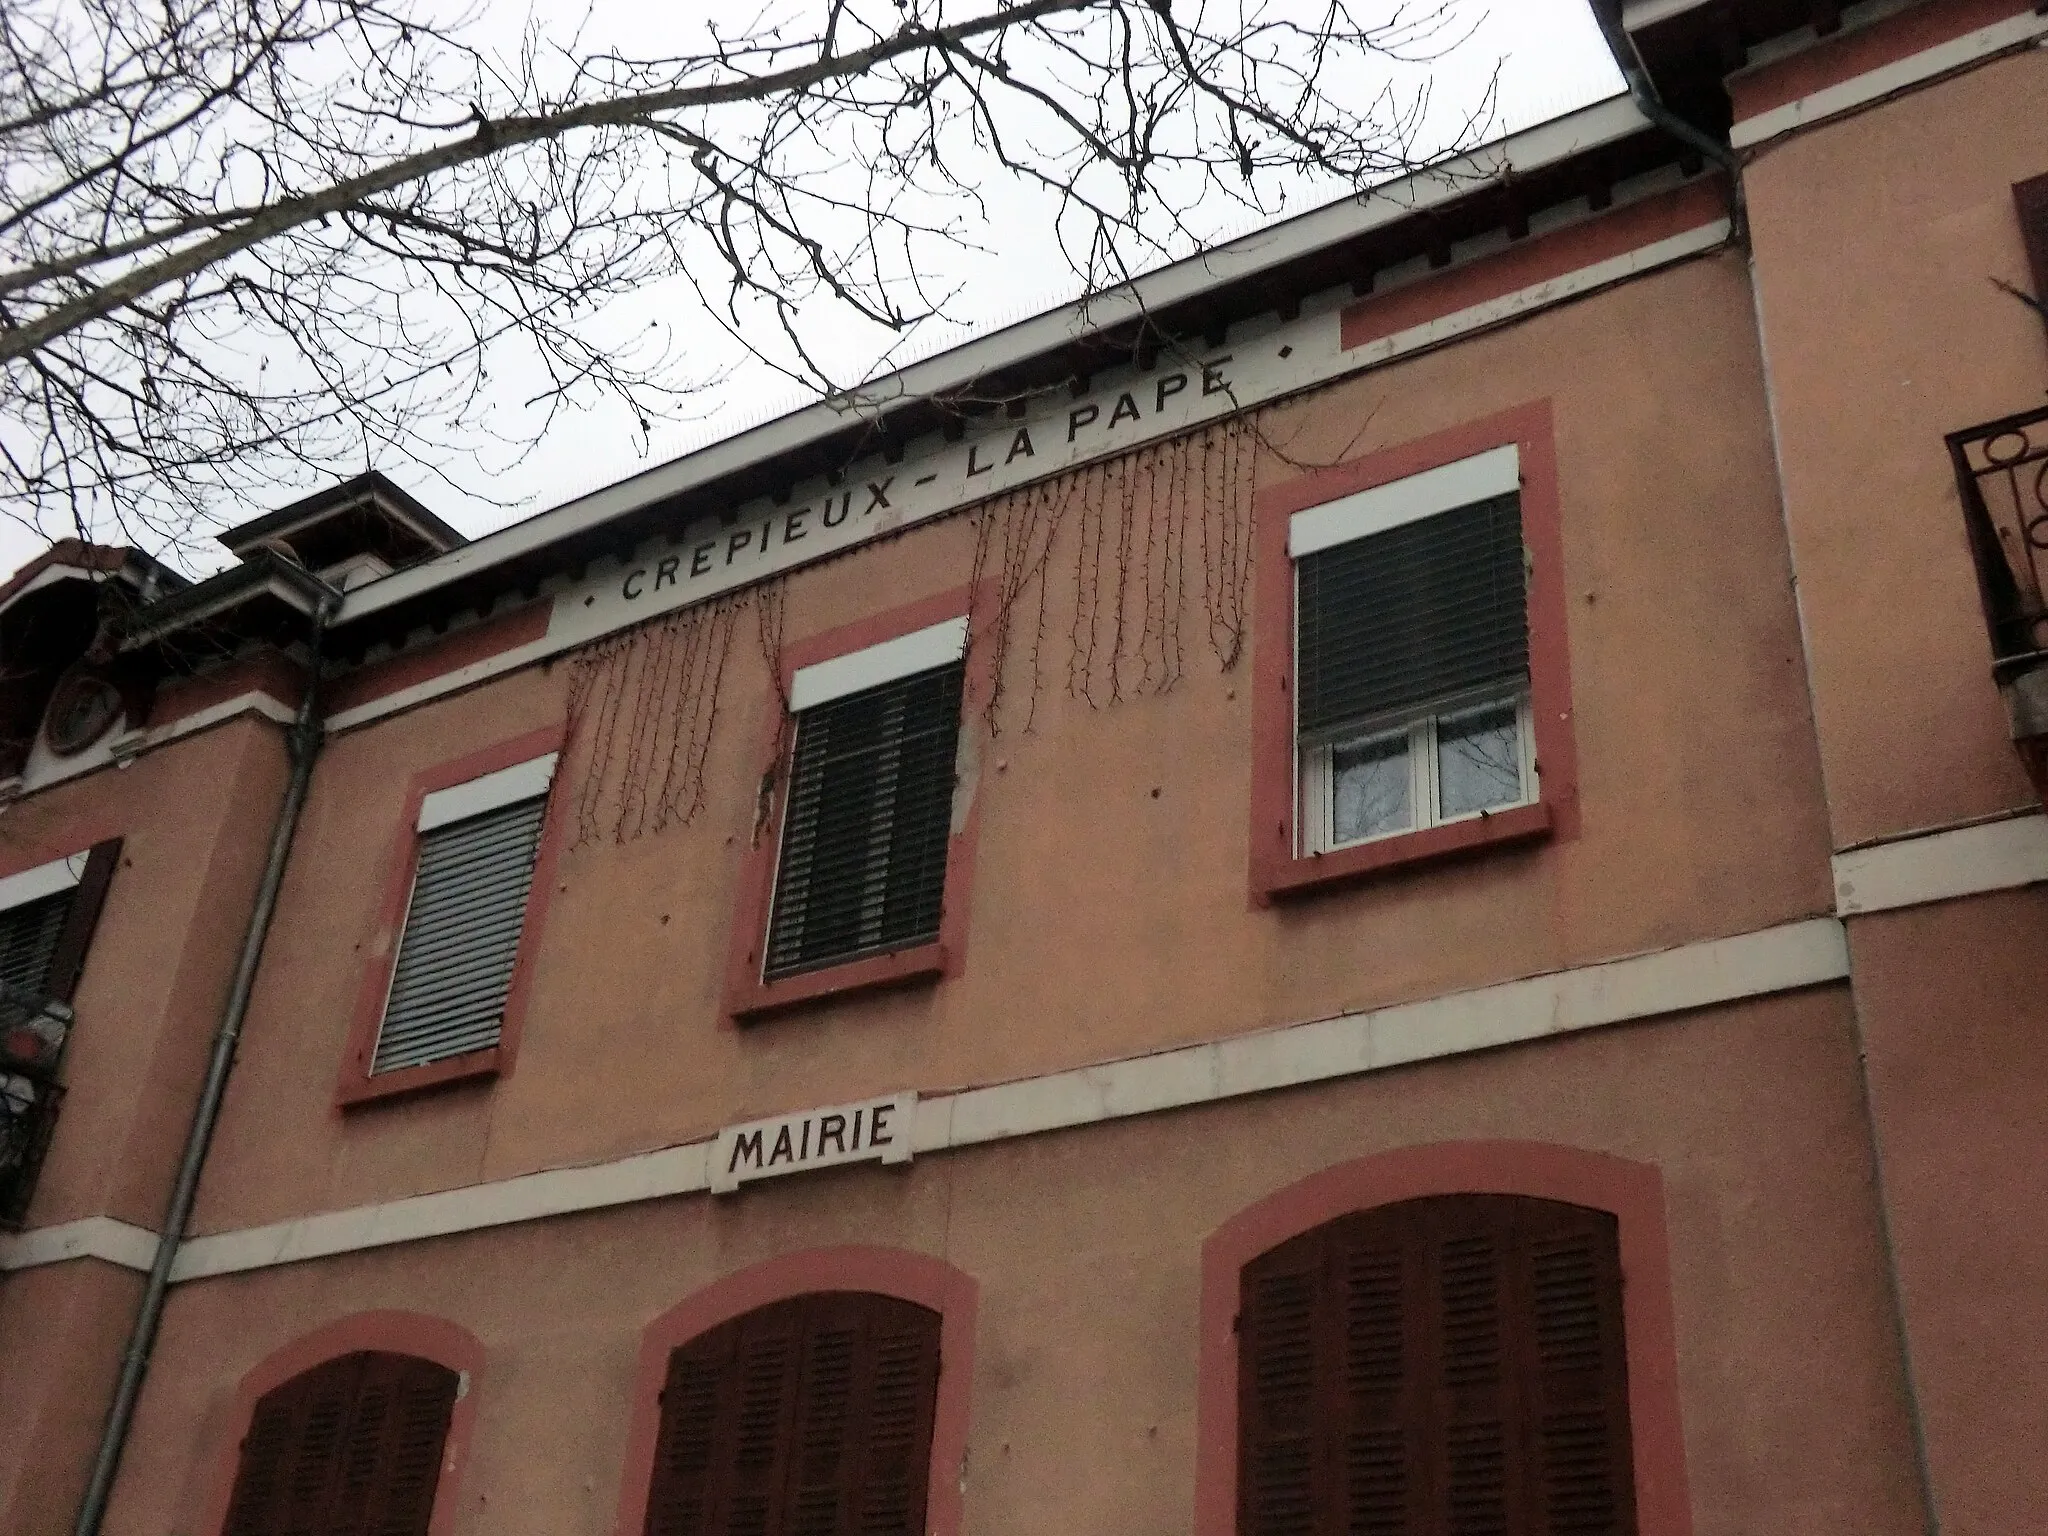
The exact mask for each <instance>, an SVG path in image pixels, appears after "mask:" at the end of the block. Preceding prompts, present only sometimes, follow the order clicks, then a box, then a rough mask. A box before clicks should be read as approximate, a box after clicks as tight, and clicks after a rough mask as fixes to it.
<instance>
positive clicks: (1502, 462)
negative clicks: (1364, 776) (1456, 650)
mask: <svg viewBox="0 0 2048 1536" xmlns="http://www.w3.org/2000/svg"><path fill="white" fill-rule="evenodd" d="M1521 489H1522V478H1521V451H1520V448H1519V446H1518V445H1517V444H1514V443H1504V444H1502V445H1501V446H1500V447H1497V448H1489V449H1487V450H1486V451H1485V452H1483V453H1477V454H1473V455H1472V456H1471V457H1469V458H1464V459H1456V460H1453V461H1452V462H1450V463H1448V464H1439V465H1436V466H1435V467H1434V468H1431V469H1426V470H1423V471H1421V472H1420V473H1419V474H1414V475H1410V476H1407V477H1406V478H1404V479H1400V480H1395V481H1390V482H1389V483H1388V484H1386V485H1378V486H1373V487H1371V488H1370V489H1368V490H1363V491H1355V492H1353V493H1352V494H1350V495H1348V496H1341V497H1338V498H1337V499H1336V500H1334V501H1326V502H1322V503H1320V504H1318V505H1316V506H1313V507H1306V508H1304V509H1303V510H1301V511H1299V512H1297V513H1295V514H1294V515H1293V517H1291V518H1290V519H1289V520H1288V527H1287V555H1288V559H1289V561H1290V563H1293V565H1294V570H1293V571H1290V572H1289V577H1290V579H1291V580H1295V581H1296V582H1297V583H1298V581H1299V575H1298V573H1299V570H1300V565H1299V562H1300V561H1301V559H1302V558H1303V557H1304V556H1307V555H1312V554H1316V553H1319V552H1320V551H1322V550H1326V549H1334V548H1336V547H1337V546H1338V545H1342V544H1350V543H1355V542H1356V541H1358V540H1360V539H1369V538H1372V537H1373V536H1374V535H1376V534H1381V533H1385V532H1387V531H1389V530H1390V529H1394V528H1398V527H1401V526H1403V525H1404V524H1407V523H1414V522H1420V521H1421V520H1422V519H1424V518H1427V517H1434V516H1436V515H1437V514H1438V513H1440V512H1451V511H1455V510H1456V509H1457V508H1459V507H1464V506H1470V505H1471V504H1472V503H1474V502H1476V501H1484V500H1486V499H1488V498H1489V497H1493V496H1503V495H1506V494H1508V493H1509V492H1516V493H1519V492H1520V491H1521ZM1295 590H1296V593H1297V598H1298V594H1299V590H1300V589H1299V586H1298V585H1297V587H1296V589H1295ZM1293 627H1294V633H1293V635H1292V636H1291V637H1290V640H1291V643H1292V645H1293V647H1294V658H1293V660H1294V676H1295V677H1296V678H1299V677H1300V676H1301V608H1300V603H1299V601H1298V600H1297V602H1296V603H1295V607H1294V618H1293ZM1507 692H1508V690H1506V689H1502V688H1490V689H1476V690H1468V691H1466V692H1462V693H1458V694H1454V695H1451V696H1449V697H1447V698H1438V699H1429V700H1426V701H1425V702H1423V703H1421V704H1418V705H1416V706H1414V707H1413V708H1411V709H1406V710H1402V711H1400V712H1399V713H1398V714H1392V715H1381V716H1379V717H1377V718H1374V719H1370V720H1361V721H1358V722H1357V723H1355V724H1352V725H1346V726H1340V727H1338V728H1336V729H1334V730H1325V731H1319V732H1317V733H1315V734H1314V735H1312V736H1310V737H1308V738H1306V739H1304V738H1303V736H1302V732H1301V725H1300V717H1299V715H1298V714H1297V715H1296V717H1295V721H1294V732H1293V734H1294V826H1295V839H1294V841H1295V854H1296V857H1307V856H1309V855H1311V854H1318V853H1334V852H1336V851H1338V850H1339V849H1343V848H1358V847H1362V846H1364V845H1365V844H1367V843H1377V842H1384V841H1385V840H1386V839H1388V838H1394V837H1409V836H1412V835H1414V834H1415V833H1417V832H1425V831H1428V830H1429V829H1430V828H1432V827H1442V826H1451V825H1455V824H1456V823H1458V822H1461V821H1477V820H1479V819H1480V818H1482V817H1485V816H1492V815H1496V814H1498V813H1499V812H1501V811H1509V810H1514V809H1515V808H1516V807H1518V806H1524V805H1534V804H1535V803H1536V802H1537V801H1538V800H1539V799H1540V798H1541V797H1542V786H1541V785H1540V784H1539V783H1538V782H1537V774H1536V719H1535V714H1534V711H1533V708H1532V706H1531V703H1530V684H1529V683H1528V681H1526V680H1525V681H1524V682H1522V683H1521V684H1520V685H1519V686H1518V687H1517V688H1516V690H1515V700H1516V708H1515V728H1516V734H1517V737H1518V738H1519V739H1518V742H1517V746H1518V753H1517V758H1518V762H1519V765H1520V768H1521V779H1522V794H1521V798H1520V799H1517V800H1513V801H1503V802H1502V803H1501V804H1499V805H1490V806H1487V807H1486V808H1485V809H1484V810H1478V811H1467V812H1464V813H1462V814H1460V815H1457V816H1445V815H1443V814H1442V812H1441V810H1440V808H1439V807H1440V801H1441V793H1440V791H1441V785H1440V784H1439V782H1438V780H1439V769H1438V761H1437V722H1438V721H1439V720H1442V719H1444V718H1446V717H1448V716H1452V715H1459V714H1464V713H1467V712H1469V711H1473V710H1478V709H1483V708H1485V707H1486V706H1488V705H1497V704H1501V703H1504V702H1506V697H1507ZM1294 707H1295V708H1297V710H1298V708H1299V704H1298V695H1297V696H1296V704H1295V706H1294ZM1404 728H1405V729H1406V731H1407V732H1408V807H1409V813H1410V814H1409V824H1408V825H1407V826H1405V827H1401V828H1398V829H1396V830H1391V831H1386V832H1375V833H1372V834H1370V835H1368V836H1366V837H1355V838H1348V839H1346V840H1344V841H1343V842H1339V841H1337V839H1336V835H1335V833H1336V805H1337V796H1336V776H1335V773H1334V771H1333V759H1334V756H1335V752H1336V749H1337V748H1339V747H1342V746H1349V745H1351V744H1353V743H1357V742H1362V741H1366V740H1369V739H1370V738H1372V737H1375V736H1387V735H1391V734H1392V733H1394V732H1396V731H1399V730H1402V729H1404Z"/></svg>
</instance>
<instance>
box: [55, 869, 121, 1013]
mask: <svg viewBox="0 0 2048 1536" xmlns="http://www.w3.org/2000/svg"><path fill="white" fill-rule="evenodd" d="M120 862H121V839H119V838H118V837H113V838H109V839H107V841H105V842H104V843H94V844H93V845H92V849H91V851H90V852H88V853H87V854H86V856H85V868H84V870H83V871H81V872H80V874H79V877H78V884H77V885H76V886H74V887H73V888H72V891H71V907H70V910H69V911H68V912H66V913H65V914H64V926H63V927H62V928H60V929H59V930H58V931H57V947H56V948H55V949H54V950H53V951H51V954H50V970H49V975H48V978H47V979H46V980H45V981H44V983H43V990H44V992H46V993H47V994H49V995H50V996H51V997H54V998H55V999H56V1000H57V1001H58V1002H60V1003H68V1002H70V1001H71V999H72V996H73V995H74V994H75V993H76V992H77V991H78V978H79V975H80V973H81V972H83V971H84V969H85V954H86V951H87V950H88V949H90V948H91V947H92V935H93V930H94V929H95V928H97V927H98V926H99V921H100V908H101V907H103V906H105V905H106V901H107V887H108V886H109V885H110V884H112V883H113V879H114V868H115V866H116V865H118V864H119V863H120Z"/></svg>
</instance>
